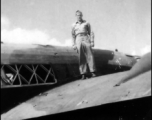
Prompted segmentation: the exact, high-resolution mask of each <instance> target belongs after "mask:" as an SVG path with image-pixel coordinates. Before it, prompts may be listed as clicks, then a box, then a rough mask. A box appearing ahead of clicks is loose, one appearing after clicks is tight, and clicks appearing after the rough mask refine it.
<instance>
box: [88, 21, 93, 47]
mask: <svg viewBox="0 0 152 120" xmlns="http://www.w3.org/2000/svg"><path fill="white" fill-rule="evenodd" d="M88 34H89V36H90V41H91V46H92V47H94V32H93V31H92V30H91V25H90V24H89V23H88Z"/></svg>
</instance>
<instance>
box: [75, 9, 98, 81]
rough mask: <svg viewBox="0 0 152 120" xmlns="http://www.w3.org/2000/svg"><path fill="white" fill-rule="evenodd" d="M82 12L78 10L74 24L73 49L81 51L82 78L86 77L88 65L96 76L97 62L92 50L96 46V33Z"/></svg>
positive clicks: (93, 75)
mask: <svg viewBox="0 0 152 120" xmlns="http://www.w3.org/2000/svg"><path fill="white" fill-rule="evenodd" d="M82 16H83V15H82V12H81V11H79V10H77V11H76V17H77V22H75V23H74V24H73V25H72V39H73V49H75V50H76V49H77V51H78V53H79V70H80V74H81V75H82V79H86V74H87V65H88V67H89V69H90V72H91V74H92V77H95V76H96V74H95V71H96V68H95V62H94V57H93V52H92V47H94V33H93V32H92V31H91V26H90V24H89V23H88V22H86V21H85V20H83V19H82Z"/></svg>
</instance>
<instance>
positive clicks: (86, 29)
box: [72, 20, 94, 45]
mask: <svg viewBox="0 0 152 120" xmlns="http://www.w3.org/2000/svg"><path fill="white" fill-rule="evenodd" d="M81 33H84V34H87V35H89V36H90V37H91V38H90V39H91V42H94V33H93V32H92V31H91V26H90V23H88V22H86V21H85V20H82V22H75V23H74V24H73V25H72V38H73V45H75V39H76V36H77V35H78V34H81Z"/></svg>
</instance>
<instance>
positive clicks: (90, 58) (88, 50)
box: [86, 43, 96, 77]
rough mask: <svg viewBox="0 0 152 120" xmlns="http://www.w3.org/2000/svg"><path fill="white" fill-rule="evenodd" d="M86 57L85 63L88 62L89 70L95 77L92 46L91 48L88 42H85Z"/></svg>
mask: <svg viewBox="0 0 152 120" xmlns="http://www.w3.org/2000/svg"><path fill="white" fill-rule="evenodd" d="M86 59H87V63H88V66H89V69H90V72H91V73H92V77H95V76H96V74H95V72H96V67H95V62H94V56H93V52H92V48H91V45H90V44H89V43H86Z"/></svg>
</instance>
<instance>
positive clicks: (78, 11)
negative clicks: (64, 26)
mask: <svg viewBox="0 0 152 120" xmlns="http://www.w3.org/2000/svg"><path fill="white" fill-rule="evenodd" d="M77 13H80V14H81V15H82V16H83V14H82V12H81V11H80V10H77V11H76V12H75V14H76V15H77Z"/></svg>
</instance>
